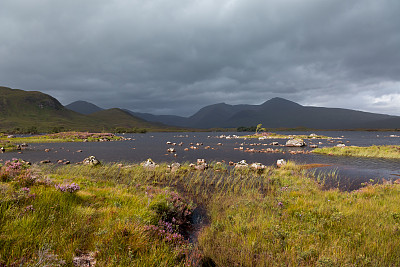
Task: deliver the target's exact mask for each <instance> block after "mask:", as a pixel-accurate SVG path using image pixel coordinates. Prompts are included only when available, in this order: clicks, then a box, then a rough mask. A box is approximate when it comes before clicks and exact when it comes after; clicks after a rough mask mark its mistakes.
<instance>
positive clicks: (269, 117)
mask: <svg viewBox="0 0 400 267" xmlns="http://www.w3.org/2000/svg"><path fill="white" fill-rule="evenodd" d="M66 107H68V108H70V109H72V110H74V111H76V112H79V113H82V114H87V112H88V110H98V109H101V108H100V107H98V106H96V105H93V104H91V103H88V102H85V101H77V102H74V103H71V104H69V105H67V106H66ZM125 111H126V112H128V113H130V114H132V115H134V116H136V117H139V118H141V119H143V120H146V121H149V122H158V123H163V124H167V125H174V126H179V127H189V128H204V129H207V128H237V127H240V126H246V127H249V126H255V125H257V124H259V123H262V124H263V126H264V127H267V128H297V127H305V128H313V129H396V128H400V116H391V115H385V114H377V113H370V112H362V111H356V110H350V109H342V108H324V107H311V106H302V105H300V104H297V103H295V102H292V101H289V100H286V99H283V98H279V97H276V98H272V99H270V100H268V101H266V102H264V103H263V104H261V105H228V104H225V103H219V104H214V105H209V106H206V107H204V108H202V109H200V110H199V111H198V112H196V113H195V114H194V115H192V116H190V117H181V116H175V115H153V114H150V113H140V112H133V111H130V110H125Z"/></svg>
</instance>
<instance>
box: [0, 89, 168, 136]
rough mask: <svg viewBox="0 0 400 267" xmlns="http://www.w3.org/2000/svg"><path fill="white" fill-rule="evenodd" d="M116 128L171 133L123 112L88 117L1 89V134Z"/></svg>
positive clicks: (41, 97)
mask: <svg viewBox="0 0 400 267" xmlns="http://www.w3.org/2000/svg"><path fill="white" fill-rule="evenodd" d="M116 127H125V128H147V129H149V130H151V129H154V130H162V129H166V130H168V129H170V127H167V126H165V125H162V124H160V123H150V122H146V121H144V120H142V119H140V118H137V117H135V116H133V115H131V114H129V113H127V112H125V111H123V110H120V109H110V110H104V111H99V112H97V113H94V114H92V115H88V116H86V115H83V114H79V113H77V112H74V111H72V110H69V109H67V108H65V107H64V106H63V105H61V103H60V102H59V101H58V100H57V99H55V98H54V97H51V96H49V95H47V94H44V93H41V92H36V91H24V90H19V89H11V88H7V87H0V130H1V131H4V132H35V131H39V132H51V131H59V130H78V131H102V130H107V131H112V130H114V129H115V128H116Z"/></svg>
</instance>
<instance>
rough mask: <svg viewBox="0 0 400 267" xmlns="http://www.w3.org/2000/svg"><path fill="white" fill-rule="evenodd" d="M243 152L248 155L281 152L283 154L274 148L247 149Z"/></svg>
mask: <svg viewBox="0 0 400 267" xmlns="http://www.w3.org/2000/svg"><path fill="white" fill-rule="evenodd" d="M243 151H244V152H247V153H280V152H282V151H280V150H279V149H273V148H264V149H254V148H246V149H245V150H243Z"/></svg>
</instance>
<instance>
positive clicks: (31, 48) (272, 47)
mask: <svg viewBox="0 0 400 267" xmlns="http://www.w3.org/2000/svg"><path fill="white" fill-rule="evenodd" d="M399 14H400V1H399V0H218V1H217V0H184V1H182V0H179V1H178V0H85V1H82V0H68V1H65V0H62V1H59V0H35V1H32V0H1V1H0V85H1V86H7V87H11V88H19V89H23V90H28V91H34V90H35V91H41V92H44V93H47V94H50V95H52V96H53V97H56V98H57V99H58V100H59V101H60V102H61V103H62V104H64V105H66V104H69V103H71V102H73V101H76V100H85V101H89V102H91V103H94V104H96V105H98V106H100V107H102V108H113V107H120V108H127V109H130V110H132V111H137V112H150V113H154V114H174V115H182V116H189V115H192V114H193V113H195V112H196V111H197V110H198V109H200V108H202V107H204V106H206V105H210V104H215V103H221V102H225V103H227V104H261V103H263V102H265V101H267V100H268V99H270V98H273V97H282V98H285V99H288V100H291V101H295V102H297V103H299V104H302V105H308V106H322V107H340V108H349V109H356V110H362V111H368V112H377V113H384V114H391V115H400V15H399Z"/></svg>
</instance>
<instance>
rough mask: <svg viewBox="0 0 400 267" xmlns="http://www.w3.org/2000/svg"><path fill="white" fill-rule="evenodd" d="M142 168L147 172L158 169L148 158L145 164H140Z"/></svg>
mask: <svg viewBox="0 0 400 267" xmlns="http://www.w3.org/2000/svg"><path fill="white" fill-rule="evenodd" d="M140 165H141V166H142V167H143V168H145V169H149V170H153V169H155V168H156V167H158V165H157V164H156V163H155V162H154V161H153V160H152V159H150V158H148V159H147V160H146V161H145V162H142V163H141V164H140Z"/></svg>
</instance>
